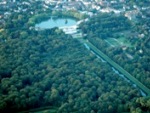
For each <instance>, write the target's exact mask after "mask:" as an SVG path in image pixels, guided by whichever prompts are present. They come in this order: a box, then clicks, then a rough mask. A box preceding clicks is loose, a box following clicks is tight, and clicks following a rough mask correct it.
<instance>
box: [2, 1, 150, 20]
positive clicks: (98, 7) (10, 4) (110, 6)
mask: <svg viewBox="0 0 150 113" xmlns="http://www.w3.org/2000/svg"><path fill="white" fill-rule="evenodd" d="M35 1H40V0H35ZM33 3H34V1H32V0H25V1H23V2H20V0H2V1H1V2H0V5H1V8H0V9H3V10H5V11H3V10H0V19H1V21H2V19H3V18H6V17H7V16H8V15H9V14H11V13H13V12H15V13H20V12H27V11H28V10H29V9H28V8H29V7H31V6H32V4H33ZM39 5H42V6H43V10H46V9H49V8H50V9H52V10H62V11H63V10H77V11H80V12H81V13H87V14H89V15H93V13H99V12H106V13H116V14H120V13H124V16H126V17H128V18H129V19H130V20H132V19H135V18H136V17H137V16H141V17H142V18H146V15H144V14H143V13H142V12H143V11H145V12H147V13H150V12H149V8H150V7H149V6H143V7H138V6H137V5H136V4H134V5H131V6H130V5H129V4H128V2H127V1H126V0H42V4H39ZM34 12H35V11H30V13H31V14H33V13H34Z"/></svg>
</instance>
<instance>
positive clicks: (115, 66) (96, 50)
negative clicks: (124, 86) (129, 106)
mask: <svg viewBox="0 0 150 113" xmlns="http://www.w3.org/2000/svg"><path fill="white" fill-rule="evenodd" d="M78 40H79V41H80V42H81V43H85V44H87V46H89V48H90V49H91V50H93V51H94V52H95V53H96V54H97V55H99V56H100V57H102V58H103V59H104V60H106V61H107V62H108V63H109V64H110V65H112V66H113V67H114V68H115V69H117V70H118V71H119V72H120V73H122V74H123V75H125V76H126V77H127V78H128V79H129V80H130V81H131V82H132V83H134V84H136V85H137V86H138V87H139V88H140V89H141V90H142V91H143V92H144V93H146V94H147V96H150V89H149V88H147V87H146V86H145V85H143V84H142V83H141V82H140V81H138V80H137V79H136V78H135V77H133V76H132V75H131V74H130V73H128V72H127V71H126V70H124V69H123V68H122V67H121V66H119V65H118V64H117V63H115V62H114V61H113V60H111V59H110V58H109V57H108V56H107V55H105V54H104V53H103V52H101V51H100V50H99V49H98V48H96V47H95V46H94V45H93V44H92V43H90V42H89V41H87V40H85V39H78Z"/></svg>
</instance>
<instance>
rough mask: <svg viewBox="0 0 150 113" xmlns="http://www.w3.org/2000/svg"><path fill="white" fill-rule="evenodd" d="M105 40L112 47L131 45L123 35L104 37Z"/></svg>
mask: <svg viewBox="0 0 150 113" xmlns="http://www.w3.org/2000/svg"><path fill="white" fill-rule="evenodd" d="M105 42H107V43H108V45H110V46H112V47H119V46H127V47H132V45H131V44H130V42H129V41H128V40H127V39H125V37H120V38H107V39H105Z"/></svg>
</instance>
